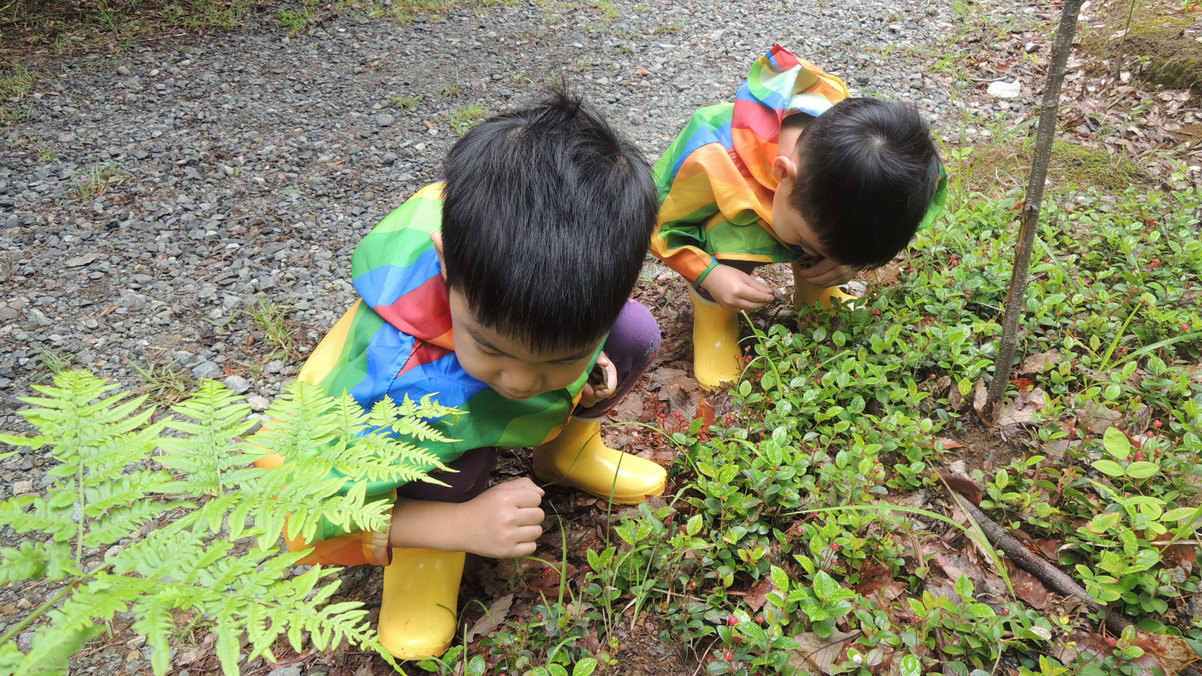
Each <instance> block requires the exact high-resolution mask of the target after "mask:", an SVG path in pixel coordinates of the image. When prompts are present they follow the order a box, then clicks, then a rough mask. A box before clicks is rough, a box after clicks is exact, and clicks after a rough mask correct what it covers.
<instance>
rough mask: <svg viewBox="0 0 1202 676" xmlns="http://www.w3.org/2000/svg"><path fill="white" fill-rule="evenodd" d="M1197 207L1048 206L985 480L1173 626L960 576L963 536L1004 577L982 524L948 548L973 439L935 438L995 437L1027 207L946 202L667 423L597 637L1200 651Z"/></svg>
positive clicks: (1078, 559)
mask: <svg viewBox="0 0 1202 676" xmlns="http://www.w3.org/2000/svg"><path fill="white" fill-rule="evenodd" d="M1200 209H1202V197H1200V195H1199V193H1198V191H1196V190H1195V191H1187V192H1179V193H1171V194H1162V193H1152V194H1144V193H1139V192H1134V191H1132V192H1130V193H1127V194H1125V195H1120V196H1117V197H1112V196H1101V195H1097V194H1079V195H1075V196H1071V197H1064V198H1061V199H1060V201H1058V202H1055V203H1052V204H1050V205H1048V207H1047V209H1046V212H1045V218H1044V221H1043V226H1042V229H1041V239H1040V241H1039V242H1038V243H1037V247H1038V248H1037V251H1039V252H1040V255H1039V258H1038V260H1036V261H1035V262H1034V263H1033V268H1032V274H1033V279H1034V283H1033V285H1032V287H1031V289H1030V299H1029V301H1028V312H1027V315H1026V317H1025V318H1024V328H1023V333H1022V339H1021V340H1022V342H1021V344H1020V350H1021V353H1022V354H1025V355H1029V356H1032V357H1034V356H1035V355H1039V356H1038V357H1037V358H1032V359H1030V360H1029V361H1028V362H1025V364H1024V368H1023V369H1021V374H1020V376H1019V378H1016V383H1015V384H1014V385H1013V386H1012V387H1011V391H1010V393H1009V395H1008V398H1010V399H1017V398H1019V397H1026V400H1027V401H1029V402H1030V403H1029V404H1028V407H1027V409H1025V410H1026V413H1025V414H1019V413H1016V414H1015V416H1017V417H1016V418H1015V419H1016V420H1017V421H1018V423H1017V424H1019V425H1021V427H1014V423H1011V424H1010V428H1009V430H1010V432H1009V433H1010V434H1011V435H1012V436H1017V437H1018V439H1019V440H1021V441H1023V442H1025V443H1024V445H1025V448H1026V452H1025V453H1024V452H1023V450H1022V449H1021V448H1018V449H1017V450H1015V451H1014V452H1015V453H1016V454H1018V455H1021V456H1022V457H1019V458H1017V459H1015V460H1014V461H1013V463H1012V464H1007V463H1009V462H1010V458H1004V459H1003V458H999V460H1000V467H997V468H995V469H993V470H991V471H984V472H983V471H981V470H979V469H978V470H977V472H976V476H977V479H978V481H979V482H980V483H981V484H982V485H983V486H984V487H985V489H986V490H985V491H984V500H983V502H982V506H983V507H985V508H986V509H987V510H988V511H989V512H990V513H991V514H993V516H994V517H995V518H996V519H997V520H998V521H1001V522H1002V523H1004V524H1005V525H1007V526H1009V527H1013V528H1021V529H1023V530H1024V531H1026V532H1027V533H1028V534H1029V535H1031V536H1033V537H1036V538H1041V539H1044V540H1046V541H1048V542H1054V543H1057V544H1058V545H1059V547H1058V552H1059V558H1060V560H1059V565H1060V567H1061V568H1062V569H1064V570H1065V571H1066V572H1068V573H1069V574H1070V575H1075V576H1076V578H1077V582H1078V583H1079V584H1080V585H1081V586H1082V587H1084V588H1085V589H1086V590H1087V591H1088V592H1089V593H1090V594H1091V596H1092V597H1093V598H1094V599H1095V600H1097V601H1099V602H1101V603H1103V604H1104V605H1105V606H1106V608H1107V612H1108V613H1120V614H1122V615H1124V616H1126V617H1128V618H1130V619H1131V620H1133V621H1135V622H1137V627H1138V628H1139V629H1140V630H1142V631H1144V632H1152V635H1160V636H1161V637H1162V638H1163V639H1164V641H1162V642H1161V643H1156V641H1151V640H1146V639H1141V638H1140V634H1138V633H1136V632H1135V629H1134V628H1133V629H1132V631H1131V632H1124V635H1123V636H1117V637H1110V638H1109V641H1110V643H1109V645H1108V644H1107V643H1106V642H1105V641H1103V640H1102V637H1101V636H1098V635H1097V634H1094V633H1091V632H1094V631H1096V630H1097V627H1099V626H1100V620H1101V618H1100V617H1096V616H1095V617H1090V616H1089V614H1088V613H1084V614H1081V615H1073V616H1065V615H1062V614H1059V613H1055V612H1051V611H1050V610H1048V611H1041V610H1039V609H1036V608H1035V607H1033V606H1031V605H1028V604H1027V603H1025V602H1023V601H1022V600H1020V599H1019V598H1018V597H1017V596H1016V594H1015V591H1014V587H1012V586H1009V579H1008V578H1006V579H1005V580H1000V581H999V579H998V578H997V577H994V580H993V581H994V582H997V585H996V586H994V587H992V588H990V584H989V583H990V581H989V580H986V579H971V578H970V577H968V576H964V575H961V576H959V577H956V576H955V575H952V574H951V573H949V572H948V571H949V570H954V568H955V566H954V565H952V564H950V563H948V562H949V561H954V560H959V559H955V558H954V557H957V556H960V555H961V554H960V552H959V551H958V550H964V551H965V552H966V553H967V554H969V556H968V558H967V559H965V560H967V561H969V562H971V561H972V560H973V559H974V558H979V559H980V561H979V562H978V563H977V564H974V565H979V567H980V569H983V570H986V571H988V572H989V574H990V576H996V575H998V574H1000V575H1001V577H1003V578H1005V577H1006V576H1005V569H1004V568H1001V567H1000V566H997V565H996V564H995V563H994V562H993V561H992V560H991V559H990V556H992V555H995V554H996V553H994V552H992V550H991V548H989V547H988V545H987V544H986V545H985V546H984V547H981V546H979V545H977V544H972V543H971V540H973V539H976V540H977V542H978V543H980V542H981V540H980V539H979V538H976V537H972V538H960V540H959V544H957V545H956V546H955V547H954V548H953V547H950V546H949V545H948V543H949V542H954V541H955V539H954V538H952V537H951V535H949V536H948V537H947V538H944V537H942V536H943V535H944V534H945V533H946V532H947V531H948V530H949V528H948V526H947V522H946V519H947V518H948V517H947V516H946V515H945V514H936V513H935V512H933V511H928V510H935V509H937V508H938V505H940V504H943V505H946V504H948V499H947V498H938V497H936V498H935V499H934V500H933V501H932V499H931V498H932V496H933V495H934V496H937V495H939V494H940V493H941V492H942V491H943V490H944V488H943V486H942V485H941V484H940V482H939V480H938V479H937V475H936V474H935V473H934V471H933V470H935V469H936V468H938V467H943V466H946V465H947V464H948V463H950V462H952V461H953V460H955V459H957V453H959V452H961V451H959V450H950V449H945V445H947V446H951V447H952V448H955V447H956V446H957V444H958V442H957V444H952V443H950V442H951V441H952V440H954V439H956V438H957V437H963V438H965V440H966V443H969V444H971V443H972V442H971V441H970V437H971V436H972V435H971V434H969V432H970V428H973V429H976V430H977V432H975V434H977V435H980V434H987V433H988V432H982V431H981V430H983V429H985V428H983V426H982V425H981V424H980V423H979V422H977V421H976V420H975V418H976V413H975V412H974V411H973V405H972V401H973V396H974V392H975V391H976V390H977V388H978V384H979V383H983V382H984V381H986V380H987V379H988V377H989V374H990V372H991V371H992V367H993V361H994V359H995V341H996V338H997V336H998V335H999V332H1000V326H999V323H1000V320H1001V308H1002V306H1003V301H1004V297H1005V294H1006V287H1007V283H1008V280H1009V277H1010V274H1009V266H1010V257H1011V250H1010V244H1009V240H1008V239H1007V236H1006V233H1007V232H1009V229H1010V227H1011V224H1012V223H1013V222H1015V220H1016V214H1017V202H1016V201H1015V200H1001V201H998V200H975V201H972V202H968V203H965V204H963V205H961V206H959V207H958V208H955V209H953V210H952V213H950V214H949V218H948V219H947V220H946V221H945V222H943V223H942V224H941V225H940V227H939V228H938V229H936V230H934V231H932V232H929V233H926V234H925V235H924V237H925V241H923V242H921V243H920V244H919V246H918V247H917V251H919V252H920V253H917V254H915V255H914V256H913V257H912V259H911V261H910V262H909V264H908V268H906V269H903V270H902V271H901V274H900V278H899V282H898V283H897V284H895V285H893V286H887V287H882V288H875V289H872V290H871V292H870V295H869V296H868V297H867V298H865V299H864V301H863V302H862V303H861V304H860V305H859V306H858V307H856V308H854V309H851V308H844V309H843V310H842V311H840V312H839V313H838V314H837V315H835V316H832V315H830V314H828V313H827V312H825V311H822V310H818V309H814V310H805V311H802V312H801V313H799V316H798V323H797V325H796V326H788V325H784V324H776V325H773V326H771V328H769V329H767V330H766V331H757V332H756V335H755V336H753V337H752V338H750V339H749V341H748V342H749V346H750V358H749V363H748V365H747V368H746V370H745V371H744V377H743V379H742V381H741V382H740V383H739V384H738V386H737V387H736V388H735V389H734V394H735V400H736V402H735V403H736V406H735V407H734V409H735V412H734V413H733V414H731V415H729V416H727V417H726V419H725V420H719V421H718V424H716V425H714V426H712V427H710V428H709V429H708V432H709V434H708V435H705V434H699V432H702V431H704V430H702V422H701V421H700V420H698V421H696V422H695V423H694V425H693V427H692V429H691V430H689V431H688V432H687V433H677V434H676V435H674V437H675V441H676V442H677V443H678V444H679V445H680V447H681V449H682V452H681V454H680V455H679V460H678V465H677V467H676V474H677V477H678V478H677V485H680V486H684V487H683V488H682V489H681V490H680V492H679V493H678V494H677V495H676V497H675V498H674V499H673V500H670V501H669V504H667V505H665V506H662V507H658V508H652V507H648V506H643V507H642V508H640V509H639V511H638V513H637V515H634V516H630V517H627V518H626V519H624V520H623V521H622V522H621V524H620V525H618V527H617V528H616V530H615V533H616V535H617V538H616V539H615V540H614V541H613V542H611V543H609V545H608V546H606V547H605V548H603V549H602V550H600V551H590V552H588V553H587V555H588V556H587V565H588V571H589V572H588V574H587V576H586V578H587V579H586V581H585V582H583V583H582V584H581V586H580V588H579V594H580V598H578V599H575V600H574V601H573V607H577V608H579V607H585V608H589V609H590V610H589V613H588V614H587V617H586V618H585V619H587V620H588V621H590V622H591V623H592V625H593V626H595V627H600V629H599V632H600V633H601V635H602V636H605V635H607V634H609V635H612V632H614V631H615V630H616V629H617V627H618V626H619V625H627V624H629V625H630V626H633V624H634V622H635V621H636V620H638V618H640V617H646V616H647V614H654V615H655V616H656V617H657V619H658V620H659V622H660V624H661V626H663V628H664V629H663V633H662V636H661V638H662V640H663V641H664V642H665V644H667V645H676V646H680V645H682V644H683V645H686V646H689V647H690V648H691V649H692V650H695V651H697V652H699V653H701V654H702V655H704V657H703V660H704V662H705V663H706V668H707V670H708V672H709V673H714V674H722V673H733V674H761V673H782V674H807V673H808V674H865V675H866V674H871V673H881V670H885V673H900V674H906V675H907V676H911V675H912V676H918V675H919V674H939V673H943V674H964V675H968V674H970V673H982V672H983V673H991V670H993V669H994V668H995V665H997V664H999V660H1003V659H1004V660H1005V661H1006V662H1005V663H1006V664H1008V665H1010V668H1014V669H1017V670H1018V671H1019V672H1020V673H1023V674H1060V673H1074V674H1115V673H1132V674H1135V673H1149V672H1147V671H1146V668H1147V664H1148V662H1147V660H1149V659H1157V658H1160V657H1163V655H1160V654H1157V653H1155V652H1154V651H1155V650H1156V646H1158V645H1164V644H1165V642H1171V643H1172V645H1174V646H1177V647H1180V646H1183V645H1189V646H1192V647H1193V648H1195V649H1197V648H1198V647H1199V646H1202V618H1200V617H1197V616H1195V615H1194V614H1193V613H1192V612H1191V610H1190V608H1191V607H1192V606H1191V605H1190V604H1189V603H1188V601H1189V597H1190V596H1192V595H1193V594H1194V593H1196V592H1197V590H1198V583H1199V575H1198V569H1197V567H1196V566H1194V565H1192V564H1191V563H1190V562H1192V561H1193V560H1194V558H1193V556H1194V554H1193V553H1194V552H1196V543H1195V542H1194V538H1193V533H1194V530H1195V528H1196V526H1197V523H1198V516H1199V515H1200V511H1202V510H1198V509H1196V506H1197V505H1198V502H1199V482H1198V480H1197V477H1198V476H1200V475H1202V462H1200V461H1199V454H1200V452H1202V436H1200V435H1202V430H1200V426H1202V377H1200V376H1199V374H1200V373H1202V366H1200V362H1202V303H1200V302H1199V299H1200V296H1202V279H1200V276H1202V242H1200V241H1199V237H1198V215H1199V213H1202V211H1200ZM1023 415H1025V417H1023ZM966 434H968V435H969V436H963V435H966ZM992 434H994V436H996V433H995V432H994V433H992ZM1016 448H1017V447H1016ZM969 450H972V449H969ZM978 451H979V449H978ZM923 496H925V497H923ZM916 501H919V504H926V505H932V506H930V507H927V508H926V509H919V508H916V507H914V506H913V505H914V504H915V502H916ZM971 530H972V529H971V528H966V531H968V532H971ZM956 533H957V531H955V530H952V534H956ZM1174 543H1184V544H1176V545H1174ZM1182 548H1186V551H1185V552H1183V551H1181V549H1182ZM986 550H989V555H984V554H981V555H978V554H977V553H976V552H981V551H986ZM939 561H942V562H943V563H938V562H939ZM962 565H966V566H968V565H969V564H967V563H965V564H962ZM949 576H950V577H949ZM1079 632H1086V634H1081V633H1079ZM1082 636H1085V638H1082ZM1092 637H1096V639H1097V643H1099V644H1100V645H1101V648H1097V647H1096V646H1093V647H1089V646H1091V645H1092V644H1091V643H1090V642H1089V640H1086V639H1090V640H1092ZM570 644H571V642H570V641H569V645H570ZM1141 645H1142V646H1146V647H1147V649H1145V647H1141ZM1187 650H1188V649H1187ZM565 651H566V647H561V648H560V650H559V652H560V654H563V653H564V652H565ZM1057 656H1059V657H1057ZM1061 659H1063V660H1064V663H1062V662H1061V661H1060V660H1061ZM1165 659H1167V658H1165ZM1139 660H1143V662H1140V661H1139ZM506 667H508V665H507V664H499V665H498V667H497V668H498V669H500V670H504V669H505V668H506ZM976 670H982V671H976Z"/></svg>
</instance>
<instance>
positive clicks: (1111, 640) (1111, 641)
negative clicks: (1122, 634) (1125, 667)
mask: <svg viewBox="0 0 1202 676" xmlns="http://www.w3.org/2000/svg"><path fill="white" fill-rule="evenodd" d="M1115 643H1117V641H1115V640H1114V637H1113V636H1107V637H1106V645H1109V646H1110V647H1112V648H1113V647H1114V644H1115Z"/></svg>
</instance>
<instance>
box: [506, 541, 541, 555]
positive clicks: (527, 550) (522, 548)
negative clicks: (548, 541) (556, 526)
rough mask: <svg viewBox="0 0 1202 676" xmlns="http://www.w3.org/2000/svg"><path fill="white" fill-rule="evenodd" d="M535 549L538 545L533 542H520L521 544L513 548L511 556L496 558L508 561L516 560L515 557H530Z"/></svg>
mask: <svg viewBox="0 0 1202 676" xmlns="http://www.w3.org/2000/svg"><path fill="white" fill-rule="evenodd" d="M536 549H538V545H537V544H536V543H535V542H534V541H532V540H531V541H526V542H522V543H520V544H518V545H516V546H514V548H513V555H512V556H506V557H498V558H507V559H508V558H516V557H521V556H530V555H531V554H533V553H534V551H535V550H536Z"/></svg>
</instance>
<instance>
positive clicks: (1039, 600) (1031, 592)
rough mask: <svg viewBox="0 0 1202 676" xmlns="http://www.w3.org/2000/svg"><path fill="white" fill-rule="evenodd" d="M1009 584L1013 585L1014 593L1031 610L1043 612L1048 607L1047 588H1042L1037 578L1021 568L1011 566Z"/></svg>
mask: <svg viewBox="0 0 1202 676" xmlns="http://www.w3.org/2000/svg"><path fill="white" fill-rule="evenodd" d="M1010 584H1012V585H1014V593H1015V594H1017V595H1018V598H1020V599H1022V600H1023V601H1026V602H1027V603H1028V604H1030V606H1031V607H1032V608H1036V609H1038V610H1043V609H1044V608H1047V607H1048V588H1047V587H1045V586H1043V583H1042V582H1040V581H1039V578H1037V577H1035V576H1034V575H1032V574H1030V573H1028V572H1027V571H1025V570H1023V569H1022V568H1016V567H1014V566H1011V570H1010Z"/></svg>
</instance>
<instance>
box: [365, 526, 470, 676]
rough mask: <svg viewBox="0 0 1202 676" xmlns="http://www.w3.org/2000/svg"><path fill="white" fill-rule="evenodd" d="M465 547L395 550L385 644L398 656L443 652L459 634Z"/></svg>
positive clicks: (387, 581)
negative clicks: (459, 550)
mask: <svg viewBox="0 0 1202 676" xmlns="http://www.w3.org/2000/svg"><path fill="white" fill-rule="evenodd" d="M463 556H464V555H463V552H440V551H435V550H432V549H393V550H392V563H390V564H388V565H387V566H385V568H384V596H383V598H382V599H381V603H380V625H379V629H378V631H379V634H380V643H382V644H384V649H385V650H387V651H388V652H389V653H391V654H392V656H393V657H396V658H398V659H402V660H412V659H416V658H418V657H439V656H441V655H442V654H443V653H445V652H446V651H447V648H449V647H451V641H452V640H454V638H455V628H456V626H458V625H457V618H456V616H455V612H456V608H457V607H458V603H459V582H460V580H462V579H463Z"/></svg>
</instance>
